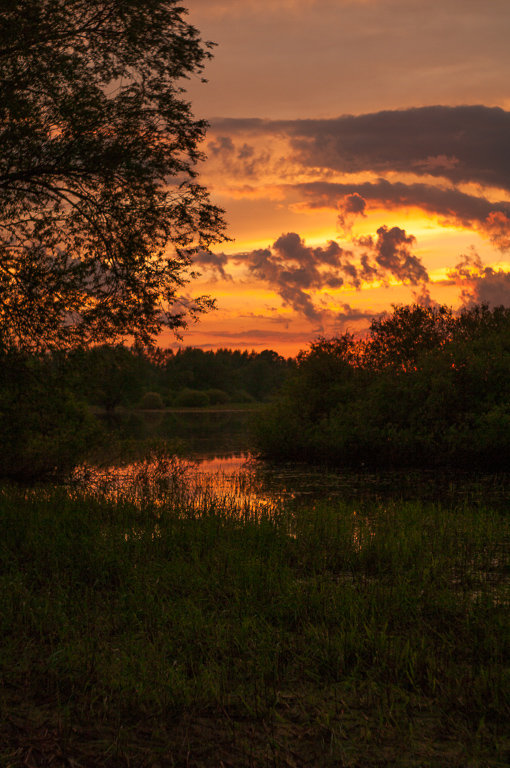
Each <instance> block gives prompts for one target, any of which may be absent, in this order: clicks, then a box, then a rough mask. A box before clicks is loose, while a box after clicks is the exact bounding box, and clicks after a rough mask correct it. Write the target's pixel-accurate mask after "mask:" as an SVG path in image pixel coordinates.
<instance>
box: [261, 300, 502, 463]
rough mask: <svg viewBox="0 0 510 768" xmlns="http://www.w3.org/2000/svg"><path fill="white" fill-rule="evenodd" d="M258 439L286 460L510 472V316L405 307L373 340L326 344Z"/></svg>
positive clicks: (294, 380)
mask: <svg viewBox="0 0 510 768" xmlns="http://www.w3.org/2000/svg"><path fill="white" fill-rule="evenodd" d="M255 437H256V442H257V445H258V448H259V450H260V452H261V453H262V454H263V455H265V456H266V457H270V458H273V459H278V460H282V459H297V460H305V461H313V462H327V463H334V464H336V465H346V466H357V467H359V466H362V465H366V466H373V467H398V466H422V467H423V466H428V467H438V466H441V467H443V466H449V467H452V466H453V467H458V468H471V467H473V468H475V467H476V468H480V469H488V470H491V469H503V470H506V469H508V468H509V463H510V462H509V457H510V310H509V309H505V308H503V307H499V308H497V309H492V310H491V309H489V308H488V306H486V305H479V306H475V307H472V308H470V309H465V310H463V311H462V312H461V313H460V314H456V313H454V312H453V310H452V309H451V308H448V307H445V306H440V307H421V306H418V305H412V306H398V307H395V308H394V311H393V314H392V315H391V316H389V317H386V318H383V319H378V320H374V321H373V322H372V325H371V327H370V331H369V333H368V335H367V337H366V338H365V339H363V340H356V339H355V338H354V337H353V336H352V335H350V334H344V335H343V336H341V337H339V338H335V339H329V340H328V339H320V340H319V341H317V342H316V343H314V344H312V346H311V348H310V350H309V351H308V352H305V353H301V354H300V355H299V356H298V359H297V368H296V371H295V373H294V375H293V376H291V377H290V378H289V380H288V381H287V382H286V384H285V385H284V387H283V388H282V390H281V391H280V393H279V394H278V395H277V396H276V398H275V400H274V402H273V403H272V404H270V405H269V406H268V407H267V408H266V409H264V412H263V413H262V414H259V415H258V419H257V424H256V435H255Z"/></svg>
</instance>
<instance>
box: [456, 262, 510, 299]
mask: <svg viewBox="0 0 510 768" xmlns="http://www.w3.org/2000/svg"><path fill="white" fill-rule="evenodd" d="M448 276H449V278H450V279H452V280H454V281H455V283H457V285H458V286H459V288H460V298H461V300H462V303H463V304H464V305H466V306H470V305H472V304H479V303H484V304H488V305H489V306H490V307H499V306H501V305H503V306H505V307H510V272H506V271H505V270H503V269H498V270H495V269H493V268H492V267H486V266H485V265H484V263H483V262H482V260H481V258H480V256H479V255H478V254H477V253H476V251H472V252H471V253H468V254H465V255H463V256H462V257H461V260H460V261H459V263H458V264H457V265H456V266H455V268H454V269H452V270H450V271H449V272H448Z"/></svg>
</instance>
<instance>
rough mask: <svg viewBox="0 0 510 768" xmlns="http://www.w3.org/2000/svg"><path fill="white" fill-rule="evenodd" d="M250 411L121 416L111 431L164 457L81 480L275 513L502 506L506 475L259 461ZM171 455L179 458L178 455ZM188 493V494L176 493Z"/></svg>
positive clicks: (92, 472) (161, 497) (150, 497)
mask: <svg viewBox="0 0 510 768" xmlns="http://www.w3.org/2000/svg"><path fill="white" fill-rule="evenodd" d="M253 418H256V411H253V410H241V409H232V410H221V409H218V410H213V409H208V410H198V409H197V410H193V409H186V410H181V411H178V410H167V411H162V412H138V413H131V414H129V415H127V416H125V417H123V418H122V419H121V420H120V421H119V423H118V424H116V425H115V430H116V432H117V433H118V435H119V436H120V437H121V438H122V439H124V440H128V441H129V440H130V441H133V442H135V443H139V444H140V445H144V441H147V440H157V441H159V444H160V445H163V446H165V447H166V448H167V455H166V457H165V456H163V457H162V456H161V454H157V453H151V452H149V453H148V454H147V455H145V456H141V457H139V458H137V460H135V461H133V460H131V461H129V462H116V463H114V464H111V465H110V466H109V467H106V468H105V467H104V466H103V467H101V468H94V467H90V466H89V467H87V468H86V470H85V472H84V475H83V478H82V482H83V483H85V484H86V485H88V486H90V487H91V488H92V487H94V486H96V487H98V488H99V487H100V486H101V490H102V491H104V490H105V489H109V492H110V493H111V494H112V495H115V496H120V495H122V494H123V493H126V494H129V495H130V496H131V497H132V496H133V493H134V489H135V488H136V489H139V490H137V491H136V493H138V494H139V495H140V494H141V496H143V499H141V500H142V501H143V500H145V501H147V502H150V503H151V504H154V503H155V504H158V503H160V504H167V503H168V502H169V500H170V499H171V498H173V499H175V501H176V502H178V501H179V500H182V501H186V503H187V504H188V505H189V503H190V500H191V499H194V500H195V501H196V503H202V502H203V500H204V498H207V499H208V500H216V501H217V502H218V503H219V502H221V504H222V505H223V506H226V505H230V506H232V508H234V507H237V508H239V507H241V508H242V507H245V508H248V507H250V508H252V509H260V510H265V511H275V510H277V509H280V508H282V507H283V506H289V505H292V506H300V505H303V504H314V503H316V502H317V501H318V500H332V499H336V500H344V501H352V500H356V501H357V503H359V504H362V505H365V504H367V505H370V504H373V503H374V502H376V503H380V502H382V501H385V500H390V499H392V500H420V501H424V500H429V501H441V503H442V505H447V506H448V505H451V506H452V507H453V506H455V507H458V506H459V504H461V505H462V504H463V503H469V505H470V506H473V505H480V506H484V505H487V504H488V503H490V504H491V505H493V506H496V507H497V508H500V509H505V508H507V507H508V499H509V491H510V478H509V477H508V475H501V474H499V475H484V476H480V475H472V474H469V473H453V472H437V471H426V472H424V471H413V472H410V471H408V470H406V471H401V472H399V471H398V470H397V471H391V472H387V471H386V472H378V473H375V472H372V471H369V470H365V469H362V470H360V471H358V472H353V471H352V470H342V469H341V468H338V469H332V468H326V467H311V466H309V465H304V464H296V463H290V464H283V465H274V464H268V463H266V462H263V461H261V460H258V459H257V458H256V457H255V456H254V454H253V451H252V447H251V443H250V421H251V420H252V419H253ZM174 454H177V455H178V456H179V458H176V457H175V455H174ZM183 493H186V497H187V498H186V499H184V498H182V494H183Z"/></svg>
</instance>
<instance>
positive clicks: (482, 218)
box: [292, 179, 510, 251]
mask: <svg viewBox="0 0 510 768" xmlns="http://www.w3.org/2000/svg"><path fill="white" fill-rule="evenodd" d="M292 189H293V190H294V191H296V192H298V193H299V194H300V195H301V196H302V197H303V198H304V200H305V201H306V204H307V206H309V207H310V208H323V207H331V208H332V209H335V210H338V211H339V212H340V213H339V217H338V221H339V224H340V226H341V227H342V229H344V231H345V230H346V229H347V227H345V225H344V220H345V221H347V223H348V224H349V225H350V226H349V227H348V229H349V230H350V229H351V228H352V224H353V223H354V218H353V217H354V216H355V215H356V212H353V213H350V209H353V208H358V209H359V211H360V212H361V215H364V214H365V211H366V210H367V209H368V207H369V205H370V204H371V205H373V206H377V207H384V208H386V209H396V208H406V207H407V208H410V207H417V208H420V209H421V210H423V211H427V212H428V213H431V214H435V215H437V216H440V217H441V218H442V220H443V221H444V222H445V223H454V224H456V225H461V226H463V227H466V228H469V227H474V228H476V229H477V230H479V231H481V232H482V233H483V234H485V235H486V236H487V237H488V238H489V239H490V240H491V242H492V243H493V244H494V245H495V246H496V247H497V248H499V249H500V250H502V251H503V250H507V249H508V248H510V203H508V202H506V201H501V202H497V203H493V202H490V201H489V200H487V199H486V198H485V197H483V196H476V195H469V194H466V193H465V192H460V191H459V190H457V189H452V188H448V189H443V188H441V187H434V186H431V185H429V184H404V183H402V182H393V183H392V182H389V181H387V180H385V179H378V180H377V181H376V182H365V183H363V184H337V183H332V182H325V181H324V182H323V181H317V182H310V183H305V184H298V185H294V186H293V187H292ZM349 215H350V216H351V218H350V219H349V218H348V217H349Z"/></svg>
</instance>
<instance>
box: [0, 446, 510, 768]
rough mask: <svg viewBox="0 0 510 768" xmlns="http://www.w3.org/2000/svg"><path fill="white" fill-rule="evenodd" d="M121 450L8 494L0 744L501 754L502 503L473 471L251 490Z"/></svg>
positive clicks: (505, 671) (467, 760)
mask: <svg viewBox="0 0 510 768" xmlns="http://www.w3.org/2000/svg"><path fill="white" fill-rule="evenodd" d="M129 467H130V468H129V471H128V470H127V469H126V475H125V476H124V478H123V480H122V482H119V477H120V475H119V474H117V476H116V478H115V477H114V476H112V475H109V476H107V475H104V476H103V481H102V483H101V478H100V477H99V476H98V475H96V476H95V477H94V478H93V477H92V476H91V475H89V476H88V478H87V477H85V478H82V482H81V484H80V483H79V482H78V480H76V482H75V484H74V485H71V486H69V485H68V486H66V487H62V488H53V489H50V488H48V487H47V486H45V487H39V488H32V489H27V488H24V489H22V488H19V487H4V488H3V489H2V491H1V493H0V516H1V520H2V541H1V544H0V551H1V558H0V601H1V610H0V622H1V633H2V653H1V656H0V675H1V679H2V686H1V694H0V762H2V764H5V765H9V766H22V765H37V766H42V765H51V764H55V765H86V766H128V765H130V766H140V768H141V766H144V767H145V766H148V765H161V766H180V765H182V766H184V765H188V766H216V765H218V766H219V765H222V764H223V765H236V766H256V767H258V766H261V767H262V766H266V765H268V764H269V765H275V766H288V765H295V766H310V765H314V766H359V768H361V766H385V765H387V766H395V765H402V766H411V765H427V766H438V768H439V766H441V767H442V768H445V767H446V768H447V767H448V766H457V767H458V766H467V765H469V766H473V767H478V766H479V767H480V768H482V766H483V767H485V766H491V768H498V766H501V768H502V767H503V766H504V765H507V761H508V757H509V754H510V753H509V749H510V740H509V736H510V734H509V730H508V722H509V715H510V699H509V694H510V673H509V668H508V659H509V651H510V647H509V646H510V632H509V613H510V612H509V610H508V609H509V569H508V551H509V540H510V536H509V524H508V523H509V520H508V514H507V511H506V510H505V509H504V508H503V507H502V506H501V504H499V505H497V504H491V502H490V494H488V493H484V492H483V483H482V481H480V484H479V485H478V486H477V485H476V484H474V483H473V484H472V485H471V487H470V489H469V491H468V492H467V493H466V494H464V495H462V494H459V493H455V494H452V495H451V496H450V497H448V496H447V495H446V496H445V501H444V502H440V501H437V500H436V501H433V500H419V499H418V498H416V496H415V498H414V500H405V499H404V498H399V492H398V486H396V487H395V488H394V494H393V496H392V495H391V494H389V493H382V492H379V491H377V484H376V481H375V479H374V478H372V479H371V482H372V485H373V486H375V491H376V492H372V493H367V494H365V495H363V494H362V493H361V492H360V489H361V488H362V487H363V479H362V478H359V477H358V478H357V479H355V478H354V479H352V483H351V485H352V487H354V486H355V484H356V483H358V486H357V487H358V492H357V494H351V495H349V494H347V493H345V492H343V493H339V494H338V493H337V494H336V495H331V494H329V495H328V496H327V498H324V497H323V498H321V497H320V494H319V495H313V496H312V495H310V494H308V496H307V493H306V491H305V492H304V493H302V494H301V495H300V496H296V495H293V494H291V493H287V494H284V493H280V494H279V495H278V494H277V493H276V492H274V491H273V493H272V495H271V494H267V493H266V496H265V497H264V495H263V494H262V492H261V486H260V483H261V481H260V478H259V477H258V476H257V473H256V472H255V473H253V471H252V472H251V474H250V472H248V473H247V474H246V473H245V476H244V479H243V473H242V472H237V471H236V472H235V473H234V474H233V475H232V476H231V477H230V482H229V483H227V484H223V485H221V483H216V485H214V483H213V484H212V485H211V483H209V484H207V483H205V485H204V478H203V476H202V478H201V479H200V475H197V474H196V472H195V469H196V467H195V465H191V464H189V463H187V462H185V461H182V460H181V459H178V458H176V457H175V456H171V455H169V454H168V455H166V456H164V455H159V456H158V457H156V456H153V457H152V459H151V461H146V462H144V461H139V462H134V463H132V464H131V465H129ZM193 472H195V475H194V476H193ZM190 473H191V475H190ZM121 479H122V478H121ZM365 480H366V482H365V486H369V485H370V477H369V476H368V477H366V478H365ZM346 483H347V479H346V478H344V483H343V487H344V489H345V487H346ZM500 483H501V485H502V486H504V485H505V480H504V478H501V479H500ZM494 485H495V483H493V486H494ZM267 488H268V486H267V485H266V489H267ZM221 489H223V490H221ZM387 490H388V489H387ZM459 490H460V483H459V485H458V486H457V491H459ZM234 491H235V492H234ZM493 491H494V487H493ZM307 498H308V501H307Z"/></svg>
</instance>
